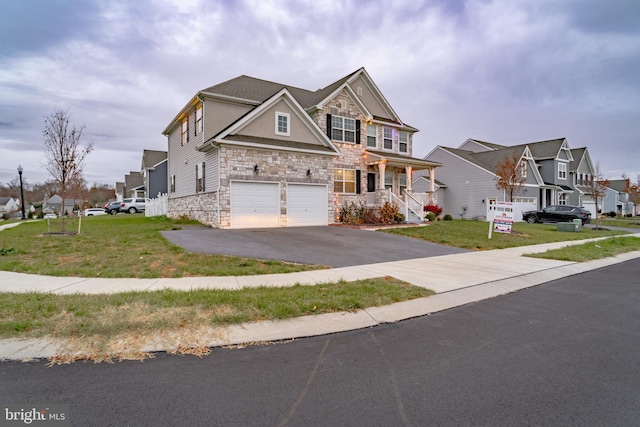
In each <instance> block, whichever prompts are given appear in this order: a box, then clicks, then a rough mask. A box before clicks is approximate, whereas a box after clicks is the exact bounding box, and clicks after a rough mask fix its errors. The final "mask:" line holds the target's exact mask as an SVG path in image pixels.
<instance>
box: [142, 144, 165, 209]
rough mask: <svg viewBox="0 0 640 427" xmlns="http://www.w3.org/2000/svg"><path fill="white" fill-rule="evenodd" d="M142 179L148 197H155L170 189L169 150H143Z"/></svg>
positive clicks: (145, 195)
mask: <svg viewBox="0 0 640 427" xmlns="http://www.w3.org/2000/svg"><path fill="white" fill-rule="evenodd" d="M141 173H142V179H143V182H144V189H145V194H144V197H145V198H147V199H153V198H155V197H158V195H160V194H166V193H167V190H168V175H167V152H166V151H156V150H144V151H143V152H142V167H141Z"/></svg>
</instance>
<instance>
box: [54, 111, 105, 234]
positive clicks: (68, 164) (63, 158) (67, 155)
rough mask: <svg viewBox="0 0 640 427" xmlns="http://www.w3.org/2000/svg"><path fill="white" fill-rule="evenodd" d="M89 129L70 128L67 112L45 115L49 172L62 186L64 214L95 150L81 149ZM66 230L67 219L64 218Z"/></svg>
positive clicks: (82, 127) (89, 146)
mask: <svg viewBox="0 0 640 427" xmlns="http://www.w3.org/2000/svg"><path fill="white" fill-rule="evenodd" d="M84 129H85V126H84V125H82V126H80V127H79V128H76V127H75V126H73V127H72V128H69V117H68V115H67V112H66V111H62V110H56V111H54V112H53V114H51V115H49V116H45V118H44V130H43V131H42V137H43V139H44V145H45V154H46V157H47V163H46V165H45V167H46V169H47V171H48V172H49V173H50V174H51V177H52V178H53V180H54V181H55V182H56V183H57V184H58V185H59V186H60V192H61V193H62V194H60V197H62V206H61V212H62V213H64V212H65V206H64V200H65V197H66V196H67V192H68V190H69V186H70V184H71V183H72V182H74V181H75V180H77V179H78V178H79V177H81V176H82V164H83V162H84V159H85V157H86V156H87V155H88V154H89V153H90V152H91V151H92V150H93V144H92V143H89V144H87V145H86V146H85V147H84V148H83V147H81V146H80V140H81V139H82V133H83V131H84ZM62 230H64V217H63V219H62Z"/></svg>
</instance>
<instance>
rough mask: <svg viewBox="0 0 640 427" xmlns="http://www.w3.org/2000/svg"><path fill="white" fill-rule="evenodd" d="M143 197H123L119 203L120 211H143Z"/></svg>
mask: <svg viewBox="0 0 640 427" xmlns="http://www.w3.org/2000/svg"><path fill="white" fill-rule="evenodd" d="M144 203H145V200H144V199H139V198H136V199H124V200H122V203H121V204H120V212H129V213H137V212H144Z"/></svg>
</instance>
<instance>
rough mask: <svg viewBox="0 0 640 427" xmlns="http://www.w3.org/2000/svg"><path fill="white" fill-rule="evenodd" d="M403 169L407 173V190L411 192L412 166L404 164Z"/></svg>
mask: <svg viewBox="0 0 640 427" xmlns="http://www.w3.org/2000/svg"><path fill="white" fill-rule="evenodd" d="M404 171H405V173H406V174H407V191H409V192H411V191H413V187H412V185H411V181H412V175H413V167H411V166H405V168H404Z"/></svg>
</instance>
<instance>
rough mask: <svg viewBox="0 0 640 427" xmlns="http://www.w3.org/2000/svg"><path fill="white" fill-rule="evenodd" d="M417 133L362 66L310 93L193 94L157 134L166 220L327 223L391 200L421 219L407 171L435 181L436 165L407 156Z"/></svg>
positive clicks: (222, 87)
mask: <svg viewBox="0 0 640 427" xmlns="http://www.w3.org/2000/svg"><path fill="white" fill-rule="evenodd" d="M417 131H418V129H416V128H414V127H412V126H409V125H407V124H405V123H404V122H402V120H401V119H400V117H399V116H398V115H397V113H396V112H395V110H394V109H393V108H392V107H391V105H390V104H389V103H388V101H387V100H386V98H385V97H384V96H383V94H382V92H381V91H380V89H379V88H378V87H377V86H376V84H375V83H374V82H373V80H372V79H371V77H370V76H369V74H368V73H367V72H366V70H365V69H364V68H360V69H359V70H357V71H355V72H353V73H351V74H349V75H347V76H345V77H343V78H341V79H340V80H337V81H335V82H333V83H331V84H329V85H328V86H326V87H324V88H322V89H318V90H316V91H309V90H306V89H301V88H297V87H293V86H288V85H285V84H281V83H275V82H271V81H266V80H261V79H257V78H253V77H248V76H244V75H243V76H239V77H236V78H234V79H231V80H228V81H225V82H223V83H220V84H218V85H215V86H211V87H209V88H206V89H203V90H201V91H199V92H197V93H196V94H195V95H194V96H193V97H192V98H191V99H190V100H189V101H188V102H187V103H186V105H185V106H184V107H183V108H182V109H181V110H180V111H179V112H178V114H177V115H176V116H175V117H174V119H173V120H171V122H170V123H169V124H168V125H167V127H166V128H165V130H164V131H163V134H164V135H165V136H166V137H167V140H168V174H169V207H168V210H169V211H168V216H170V217H178V216H183V215H184V216H187V217H190V218H194V219H197V220H199V221H201V222H203V223H205V224H208V225H211V226H213V227H219V228H248V227H286V226H303V225H326V224H330V223H333V222H335V221H336V219H337V215H338V211H339V208H340V206H342V205H343V204H345V203H349V202H355V203H362V204H368V205H370V206H373V205H376V204H378V205H380V204H382V203H383V202H384V201H388V200H391V201H395V202H396V203H398V204H399V205H401V208H402V209H404V210H405V211H409V205H410V204H411V206H410V211H411V212H412V215H416V216H419V215H423V212H422V204H421V203H422V200H420V201H415V200H414V199H417V197H414V196H413V191H412V174H413V172H414V171H417V170H425V171H428V172H429V176H430V178H431V181H432V182H433V181H434V180H435V172H434V170H435V168H436V167H438V166H440V165H439V164H438V163H436V162H432V161H428V160H424V159H417V158H414V157H412V151H413V137H414V134H415V133H416V132H417ZM422 197H424V195H422ZM412 201H413V203H411V202H412Z"/></svg>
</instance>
